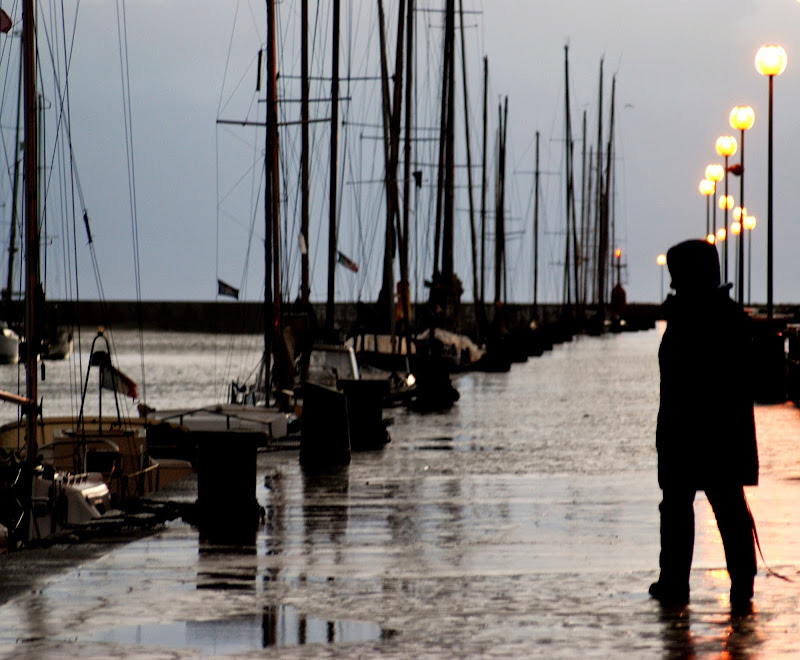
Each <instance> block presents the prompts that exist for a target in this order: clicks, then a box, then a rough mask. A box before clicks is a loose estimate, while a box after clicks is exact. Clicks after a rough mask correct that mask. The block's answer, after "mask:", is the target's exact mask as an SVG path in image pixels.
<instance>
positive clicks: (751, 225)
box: [742, 214, 756, 305]
mask: <svg viewBox="0 0 800 660" xmlns="http://www.w3.org/2000/svg"><path fill="white" fill-rule="evenodd" d="M742 226H743V227H744V230H745V231H746V232H747V304H748V305H749V304H750V282H751V277H750V274H751V272H752V264H753V230H754V229H755V228H756V217H755V216H754V215H747V214H745V216H744V222H742Z"/></svg>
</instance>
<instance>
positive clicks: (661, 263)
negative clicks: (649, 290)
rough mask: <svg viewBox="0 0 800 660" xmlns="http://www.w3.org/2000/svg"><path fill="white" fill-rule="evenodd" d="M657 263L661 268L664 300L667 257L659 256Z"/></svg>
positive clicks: (662, 296)
mask: <svg viewBox="0 0 800 660" xmlns="http://www.w3.org/2000/svg"><path fill="white" fill-rule="evenodd" d="M656 263H657V264H658V265H659V266H661V300H664V266H666V265H667V255H666V254H659V255H658V256H657V257H656Z"/></svg>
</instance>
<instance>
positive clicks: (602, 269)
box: [595, 60, 608, 315]
mask: <svg viewBox="0 0 800 660" xmlns="http://www.w3.org/2000/svg"><path fill="white" fill-rule="evenodd" d="M596 185H597V208H596V209H595V213H596V215H597V228H596V232H597V239H598V240H597V263H596V264H595V267H596V268H597V309H598V313H599V314H600V315H602V314H604V313H605V288H606V251H607V249H608V248H607V246H606V244H605V241H607V240H608V233H607V231H606V228H605V224H604V213H605V212H604V206H605V204H604V200H603V190H604V187H605V185H604V179H603V60H600V85H599V89H598V99H597V184H596Z"/></svg>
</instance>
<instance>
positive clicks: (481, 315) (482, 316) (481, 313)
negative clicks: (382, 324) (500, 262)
mask: <svg viewBox="0 0 800 660" xmlns="http://www.w3.org/2000/svg"><path fill="white" fill-rule="evenodd" d="M488 83H489V58H488V57H486V56H484V58H483V154H482V165H481V295H480V305H479V308H478V323H479V324H480V326H479V329H480V331H481V333H480V334H481V337H485V336H486V307H485V304H486V136H487V128H486V126H487V124H488V111H489V106H488V88H489V85H488Z"/></svg>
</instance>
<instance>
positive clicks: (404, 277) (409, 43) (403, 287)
mask: <svg viewBox="0 0 800 660" xmlns="http://www.w3.org/2000/svg"><path fill="white" fill-rule="evenodd" d="M407 12H408V13H407V15H406V89H405V92H406V93H405V97H406V98H405V103H406V107H405V131H406V140H405V144H404V146H403V240H402V241H401V243H400V303H401V305H402V309H403V319H404V321H405V330H406V332H410V329H411V301H410V300H409V296H410V291H411V289H410V284H409V277H408V245H409V226H410V221H409V216H410V205H411V140H412V138H413V135H412V128H413V124H412V122H413V114H412V112H411V102H412V95H411V93H412V82H413V75H414V61H413V51H414V0H408V7H407Z"/></svg>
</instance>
